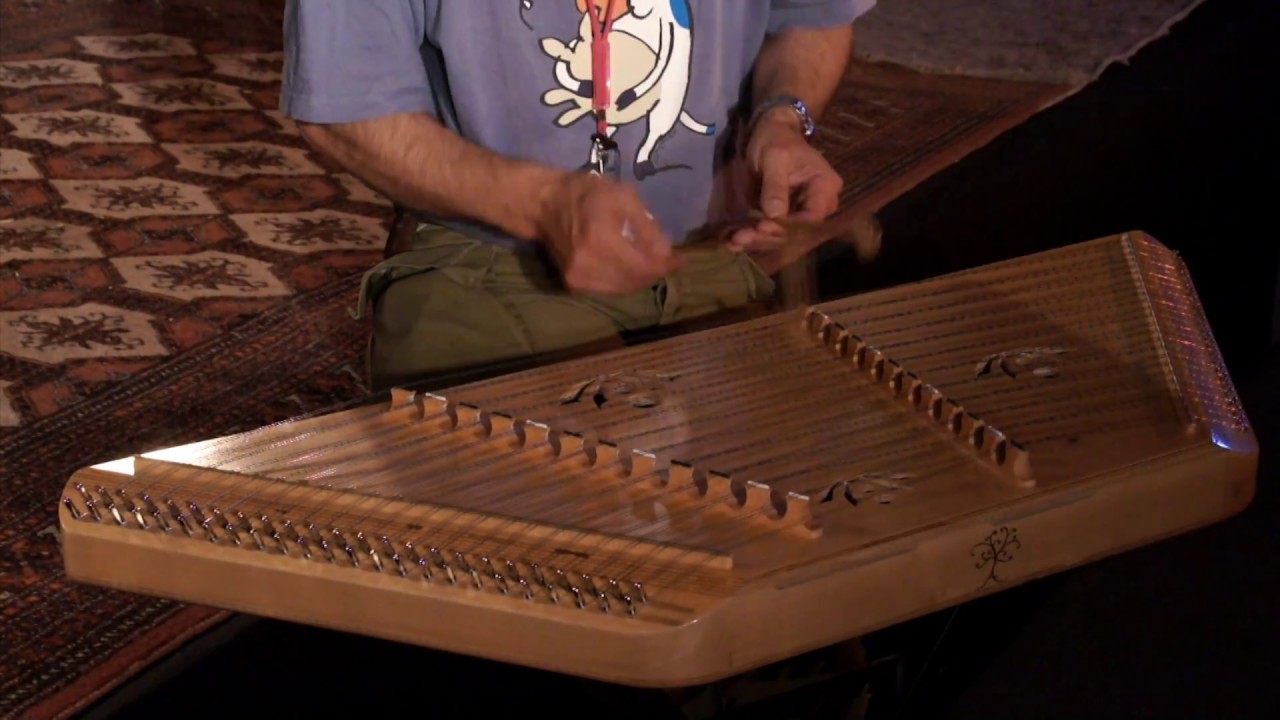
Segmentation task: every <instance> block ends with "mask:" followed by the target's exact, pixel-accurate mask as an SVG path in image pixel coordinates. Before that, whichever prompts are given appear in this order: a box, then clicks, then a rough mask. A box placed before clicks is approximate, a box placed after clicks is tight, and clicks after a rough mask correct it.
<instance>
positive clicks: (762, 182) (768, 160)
mask: <svg viewBox="0 0 1280 720" xmlns="http://www.w3.org/2000/svg"><path fill="white" fill-rule="evenodd" d="M743 160H744V161H745V163H746V169H747V170H748V172H749V173H751V175H752V176H753V180H755V181H756V182H754V183H752V184H753V185H756V186H757V187H758V188H759V191H758V192H759V195H758V198H759V210H760V212H761V213H762V214H763V215H764V219H762V220H760V221H759V222H757V223H756V224H755V225H754V226H752V227H748V228H744V229H742V230H739V231H738V232H736V233H734V234H733V236H732V237H731V238H730V240H729V247H730V248H731V249H733V250H738V251H746V252H752V253H756V252H768V251H771V250H776V249H778V248H779V247H781V246H782V245H783V244H785V243H786V241H787V239H788V238H787V236H786V235H785V234H784V233H783V232H782V227H781V225H779V223H777V222H774V220H788V221H795V222H803V223H814V224H816V223H820V222H822V221H823V220H826V219H827V218H828V217H830V216H831V215H832V214H833V213H835V212H836V210H838V209H839V207H840V191H841V190H842V189H843V188H844V181H843V180H842V179H841V177H840V174H839V173H837V172H836V171H835V168H833V167H831V163H829V162H827V159H826V158H825V157H823V156H822V153H820V152H818V150H817V149H815V148H814V147H813V146H812V145H810V144H809V142H808V140H806V139H805V137H804V133H803V132H802V129H801V126H800V123H799V121H798V119H797V118H796V117H795V116H794V114H792V113H791V112H790V111H789V110H788V109H786V108H777V109H775V110H773V111H771V112H770V113H768V114H766V115H763V116H762V117H761V118H760V119H759V121H758V122H757V123H756V125H755V128H754V130H753V131H752V133H751V137H750V139H749V141H748V142H747V147H746V151H745V153H744V158H743Z"/></svg>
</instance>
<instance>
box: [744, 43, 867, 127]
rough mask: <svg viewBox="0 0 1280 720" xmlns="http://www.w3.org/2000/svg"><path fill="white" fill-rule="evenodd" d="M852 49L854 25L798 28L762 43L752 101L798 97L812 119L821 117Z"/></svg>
mask: <svg viewBox="0 0 1280 720" xmlns="http://www.w3.org/2000/svg"><path fill="white" fill-rule="evenodd" d="M852 50H853V25H844V26H841V27H835V28H829V29H813V30H809V29H798V30H790V31H787V32H785V33H781V34H779V35H775V36H773V37H771V38H769V39H768V40H766V41H765V44H764V47H763V48H761V51H760V54H759V56H758V57H757V60H756V67H755V71H754V74H753V76H752V90H751V95H752V99H753V101H754V102H756V103H761V102H764V101H766V100H768V99H769V98H771V97H776V96H778V95H792V96H794V97H797V98H800V100H802V101H803V102H804V103H805V105H807V106H808V107H809V112H810V114H811V115H813V117H814V118H820V117H822V114H823V112H825V111H826V109H827V105H828V104H830V102H831V98H832V97H833V96H834V95H835V92H836V88H838V87H839V86H840V81H841V79H842V78H843V77H844V72H845V69H846V68H847V67H848V64H849V57H850V54H851V53H852Z"/></svg>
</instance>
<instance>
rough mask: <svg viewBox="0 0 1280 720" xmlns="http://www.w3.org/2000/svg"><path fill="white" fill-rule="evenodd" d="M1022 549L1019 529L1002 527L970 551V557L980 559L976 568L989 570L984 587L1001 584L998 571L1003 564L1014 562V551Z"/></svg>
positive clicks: (975, 565)
mask: <svg viewBox="0 0 1280 720" xmlns="http://www.w3.org/2000/svg"><path fill="white" fill-rule="evenodd" d="M1021 547H1022V541H1021V540H1019V539H1018V530H1017V528H1009V527H1002V528H1000V529H999V530H994V531H992V533H991V534H990V535H988V536H987V537H986V539H985V540H983V541H982V542H980V543H978V544H977V545H974V546H973V547H972V548H970V549H969V557H976V558H977V559H978V562H977V563H976V564H974V567H975V568H977V569H979V570H981V569H983V568H989V569H988V571H987V579H986V580H983V581H982V587H986V586H987V584H988V583H998V582H1001V580H1000V576H998V575H996V569H997V568H998V567H1000V565H1001V564H1002V563H1007V562H1010V561H1012V560H1013V552H1012V551H1013V550H1017V549H1019V548H1021Z"/></svg>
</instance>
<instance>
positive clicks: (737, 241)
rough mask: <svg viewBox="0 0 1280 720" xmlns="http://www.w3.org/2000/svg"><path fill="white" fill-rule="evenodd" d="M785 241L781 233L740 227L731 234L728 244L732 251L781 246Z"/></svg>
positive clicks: (758, 249) (753, 250) (759, 249)
mask: <svg viewBox="0 0 1280 720" xmlns="http://www.w3.org/2000/svg"><path fill="white" fill-rule="evenodd" d="M786 242H787V237H786V236H785V235H782V234H774V233H765V232H761V231H760V230H759V229H757V228H742V229H741V230H739V231H737V232H736V233H734V234H733V236H732V238H731V239H730V241H729V243H728V246H729V249H730V250H734V251H744V250H745V251H750V252H756V251H763V250H770V249H774V248H778V247H781V246H782V245H785V244H786Z"/></svg>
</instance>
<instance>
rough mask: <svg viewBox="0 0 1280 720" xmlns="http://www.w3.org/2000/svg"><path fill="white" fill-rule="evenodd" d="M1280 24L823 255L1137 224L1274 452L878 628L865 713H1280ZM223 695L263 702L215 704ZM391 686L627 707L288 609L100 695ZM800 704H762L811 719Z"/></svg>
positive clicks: (506, 700)
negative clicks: (1127, 533)
mask: <svg viewBox="0 0 1280 720" xmlns="http://www.w3.org/2000/svg"><path fill="white" fill-rule="evenodd" d="M1277 30H1280V11H1278V9H1277V3H1276V2H1275V1H1274V0H1211V1H1210V2H1208V3H1206V4H1205V5H1203V6H1202V7H1201V8H1200V9H1199V10H1197V11H1196V12H1194V13H1193V14H1192V15H1191V16H1190V17H1189V18H1188V19H1187V20H1185V21H1184V22H1182V23H1181V24H1179V25H1178V26H1176V27H1175V29H1174V30H1173V32H1172V34H1171V35H1170V36H1169V37H1167V38H1164V39H1162V40H1160V41H1158V42H1157V43H1155V44H1153V45H1151V46H1149V47H1148V48H1146V49H1145V50H1144V51H1143V52H1142V53H1140V54H1139V55H1138V56H1137V57H1136V58H1134V60H1133V61H1132V62H1131V63H1130V64H1129V65H1128V66H1119V67H1115V68H1113V69H1111V70H1110V71H1108V72H1107V73H1106V74H1105V75H1104V76H1103V77H1102V78H1101V79H1100V80H1099V81H1098V82H1096V83H1095V84H1094V85H1092V86H1090V87H1089V88H1087V89H1086V90H1084V91H1082V92H1081V93H1079V94H1077V95H1075V96H1073V97H1072V98H1070V99H1068V100H1066V101H1065V102H1063V103H1062V104H1060V105H1058V106H1056V107H1054V108H1052V109H1050V110H1048V111H1046V112H1044V113H1042V114H1041V115H1039V116H1037V117H1036V118H1033V119H1032V120H1031V121H1030V122H1028V123H1026V124H1025V125H1023V126H1021V127H1019V128H1017V129H1015V130H1013V131H1011V132H1009V133H1007V134H1006V135H1004V136H1002V137H1001V138H999V139H998V140H996V141H995V142H993V143H992V144H991V145H989V146H987V147H986V148H984V149H982V150H981V151H979V152H977V153H975V154H973V155H971V156H969V157H968V158H966V159H964V160H963V161H961V162H960V163H958V164H957V165H955V166H953V167H951V168H949V169H948V170H946V171H944V172H942V173H940V174H938V175H936V176H934V177H933V178H932V179H931V180H929V181H928V182H926V183H924V184H923V185H921V186H920V187H918V188H916V189H915V190H913V191H912V192H910V193H909V194H907V195H906V196H904V197H902V198H901V199H899V200H898V201H896V202H894V203H893V204H891V205H890V206H888V207H886V208H884V209H883V211H882V213H881V220H882V222H883V224H884V227H885V249H884V252H883V255H882V257H881V258H880V260H879V261H878V262H877V263H876V265H875V266H873V267H872V268H870V269H866V268H863V269H857V266H856V264H855V263H854V262H853V261H852V260H851V259H850V258H848V257H846V256H844V255H842V254H840V253H839V252H838V251H836V250H826V251H824V252H823V253H822V256H823V265H822V268H823V269H822V271H821V273H820V279H821V283H822V288H823V294H824V296H826V297H828V298H829V297H834V296H837V295H843V294H847V293H850V292H862V291H867V290H871V289H875V288H877V287H884V286H888V285H894V284H899V283H903V282H909V281H914V280H920V279H924V278H928V277H932V276H936V275H939V274H942V273H946V272H952V271H955V270H961V269H965V268H970V267H974V266H977V265H982V264H985V263H989V262H993V261H997V260H1003V259H1007V258H1011V257H1016V256H1019V255H1025V254H1028V253H1031V252H1036V251H1039V250H1045V249H1048V248H1052V247H1057V246H1061V245H1066V244H1070V243H1075V242H1080V241H1083V240H1089V239H1093V238H1096V237H1102V236H1106V235H1112V234H1116V233H1120V232H1125V231H1129V230H1142V231H1145V232H1147V233H1148V234H1150V235H1152V236H1153V237H1155V238H1156V239H1158V240H1160V241H1161V242H1163V243H1164V244H1166V245H1168V246H1170V247H1172V248H1173V249H1175V250H1177V251H1179V252H1180V253H1181V254H1182V256H1183V257H1184V259H1185V260H1186V261H1187V263H1188V264H1189V267H1190V271H1191V275H1192V277H1193V279H1194V281H1195V283H1196V284H1197V287H1198V289H1199V292H1200V295H1201V299H1202V301H1203V303H1204V305H1205V309H1206V313H1207V315H1208V318H1209V321H1210V323H1211V325H1212V326H1213V328H1214V331H1215V333H1216V335H1217V339H1218V342H1219V344H1220V347H1221V349H1222V351H1223V354H1224V356H1225V359H1226V362H1227V365H1228V368H1229V370H1230V372H1231V373H1232V375H1233V377H1234V379H1235V381H1236V384H1237V386H1238V389H1239V390H1240V393H1241V395H1242V398H1243V400H1244V402H1245V406H1246V409H1247V411H1248V412H1249V415H1250V418H1251V419H1252V421H1253V423H1254V425H1255V432H1256V434H1257V435H1258V438H1259V442H1260V444H1261V447H1262V465H1261V468H1260V473H1259V478H1258V492H1257V495H1256V498H1255V500H1254V502H1253V504H1252V505H1251V506H1250V507H1249V508H1248V509H1247V510H1246V511H1245V512H1244V513H1242V514H1241V515H1239V516H1237V517H1235V518H1232V519H1230V520H1228V521H1226V522H1223V523H1220V524H1217V525H1214V526H1212V527H1209V528H1205V529H1203V530H1198V531H1195V532H1192V533H1189V534H1187V535H1184V536H1181V537H1178V538H1175V539H1172V540H1168V541H1164V542H1161V543H1158V544H1156V545H1152V546H1150V547H1147V548H1143V549H1140V550H1137V551H1133V552H1129V553H1126V554H1124V555H1121V556H1118V557H1114V558H1110V559H1107V560H1104V561H1101V562H1098V563H1094V564H1091V565H1089V566H1087V567H1083V568H1080V569H1077V570H1074V571H1071V572H1067V573H1062V574H1059V575H1057V576H1054V577H1051V578H1047V579H1044V580H1041V581H1037V582H1034V583H1031V584H1028V585H1026V586H1022V587H1019V588H1015V589H1012V590H1009V591H1006V592H1003V593H1000V594H998V595H996V596H993V597H989V598H986V599H983V600H981V601H977V602H974V603H969V604H966V605H964V606H962V607H960V608H957V609H955V610H952V611H947V612H943V613H938V614H936V615H933V616H929V617H925V618H921V619H919V620H917V621H914V622H910V623H906V624H904V625H902V626H900V627H896V628H892V629H890V630H886V631H884V632H881V633H877V634H876V635H875V636H873V637H871V638H868V642H867V644H868V649H869V652H870V657H871V659H872V660H873V668H874V670H873V680H874V683H875V685H874V687H875V699H874V701H873V706H872V711H873V717H876V718H891V717H931V718H932V717H937V718H949V719H954V720H962V719H963V720H967V719H968V718H974V719H975V720H976V719H978V718H981V719H982V720H997V719H999V718H1036V719H1037V720H1054V719H1056V718H1064V719H1066V718H1070V719H1071V720H1077V719H1079V718H1099V717H1125V718H1147V717H1158V718H1170V719H1173V718H1219V717H1223V718H1227V717H1229V718H1262V717H1277V716H1280V647H1278V645H1280V614H1278V613H1277V608H1280V574H1278V573H1277V572H1276V570H1275V567H1276V558H1277V556H1280V530H1278V529H1277V520H1276V518H1277V515H1276V509H1277V508H1276V506H1277V502H1278V500H1277V495H1278V493H1277V489H1276V487H1275V481H1276V475H1277V463H1276V461H1275V455H1274V453H1275V451H1276V449H1277V448H1280V344H1277V336H1278V335H1280V333H1277V322H1278V319H1277V315H1280V293H1278V289H1277V278H1278V277H1280V252H1278V249H1280V239H1278V238H1280V235H1278V228H1277V223H1276V219H1275V215H1274V212H1273V209H1272V207H1273V206H1272V205H1271V200H1272V197H1271V195H1272V193H1273V192H1274V191H1275V189H1276V188H1277V187H1278V186H1280V183H1278V182H1277V177H1276V175H1277V171H1278V170H1280V162H1278V161H1280V153H1278V152H1277V142H1276V132H1277V129H1278V128H1280V123H1278V115H1277V112H1276V110H1274V109H1273V108H1275V107H1277V100H1280V98H1277V94H1278V92H1277V89H1278V88H1280V79H1278V78H1277V77H1276V71H1277V69H1280V66H1278V65H1277V62H1276V60H1277V55H1278V52H1277V45H1278V44H1280V35H1278V34H1277V32H1276V31H1277ZM245 624H246V623H245V622H244V621H238V625H239V626H243V625H245ZM214 645H216V646H217V647H211V646H214ZM286 649H287V650H288V654H287V655H286V654H285V653H283V652H281V651H283V650H286ZM299 656H301V657H304V658H306V659H305V661H303V662H297V661H289V662H285V661H281V660H279V659H278V658H281V657H294V658H297V657H299ZM273 658H275V659H273ZM228 691H232V692H233V694H234V695H235V696H236V697H245V695H242V694H241V693H244V692H253V693H255V694H257V695H258V699H257V700H255V701H253V702H252V703H251V704H249V705H241V701H237V702H236V703H235V704H234V705H226V704H223V703H221V702H219V700H218V698H219V696H220V695H221V694H223V693H226V692H228ZM815 692H816V691H815ZM615 699H616V698H615ZM383 702H395V703H396V704H397V705H398V704H399V703H400V702H406V703H407V705H408V707H410V708H412V709H413V712H415V713H418V714H421V715H424V716H436V717H462V716H469V715H472V714H475V713H484V712H506V711H510V710H511V709H513V708H517V707H524V708H525V709H526V710H527V711H529V712H532V713H534V714H541V713H542V712H543V711H551V712H555V713H556V714H557V715H564V714H566V713H567V714H572V715H576V716H580V717H586V716H596V715H599V716H600V717H609V718H615V719H616V718H621V717H630V716H632V715H628V714H627V713H626V712H623V711H622V709H621V708H618V707H616V706H608V705H604V704H600V702H597V700H593V699H591V698H584V697H582V694H581V687H580V686H576V685H573V684H572V683H571V682H569V681H566V680H565V679H563V678H558V677H556V676H552V675H548V674H544V673H536V672H531V671H524V670H518V669H515V668H509V667H505V666H499V665H496V664H491V663H484V662H481V661H475V660H470V659H467V658H459V657H454V656H447V655H443V654H438V653H426V652H424V651H419V650H416V649H411V648H405V647H402V646H397V645H393V644H390V643H382V642H378V641H372V640H368V639H363V638H355V637H351V636H347V635H343V634H341V633H333V632H328V631H320V630H314V629H309V628H300V627H296V626H291V625H288V624H285V623H276V622H259V623H254V624H252V627H251V628H250V629H248V630H246V631H244V632H242V633H240V634H239V635H232V634H230V633H223V634H222V635H221V636H220V637H215V638H212V639H209V640H206V641H205V643H204V644H203V645H200V644H198V645H196V646H194V647H193V648H191V649H189V650H188V651H186V652H184V653H182V654H180V655H179V657H178V658H177V659H176V661H175V662H173V663H170V664H168V665H167V666H165V667H162V668H158V669H157V670H156V671H155V672H153V673H150V674H149V675H147V676H144V677H143V678H141V679H139V680H138V681H136V682H134V683H131V684H130V685H129V686H127V687H126V688H125V689H123V690H121V691H120V692H118V693H116V694H115V695H113V696H111V697H109V698H107V699H106V700H104V701H103V702H102V703H100V704H99V706H98V707H97V708H96V713H95V714H96V715H97V716H99V717H104V716H109V715H111V714H112V713H118V714H119V715H120V716H121V717H152V716H162V715H168V714H172V713H182V714H186V715H187V716H189V717H190V716H196V715H199V716H204V715H208V716H209V717H215V716H218V717H222V716H226V715H228V714H230V715H233V716H234V715H241V714H244V713H248V716H250V717H253V716H256V715H258V714H266V713H277V712H280V711H282V710H285V711H289V712H290V714H292V715H297V714H312V713H316V712H320V713H322V714H332V713H333V712H335V711H338V712H342V714H346V712H345V711H348V710H351V709H358V710H360V711H361V714H362V715H363V714H366V713H367V714H372V715H375V716H378V715H382V714H384V712H383V710H384V708H385V709H386V710H387V712H389V711H390V707H389V705H384V704H383ZM638 707H639V706H638V705H637V706H635V707H632V708H630V709H631V710H633V711H634V710H637V709H638ZM788 707H790V709H791V710H792V711H794V712H787V711H786V709H787V708H788ZM799 707H800V704H796V703H793V704H790V705H789V706H788V705H784V706H783V707H781V708H775V710H776V711H777V714H773V713H769V714H767V716H768V717H811V716H808V715H802V714H800V713H799V711H798V708H799ZM202 708H203V712H204V715H202V714H201V712H202V710H201V709H202ZM325 711H328V712H327V713H326V712H325ZM641 716H644V713H641ZM762 716H764V715H762ZM650 717H656V716H650Z"/></svg>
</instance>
